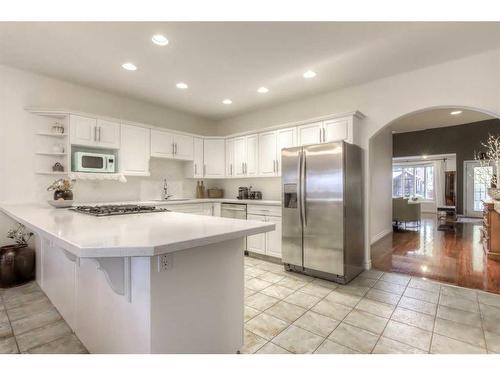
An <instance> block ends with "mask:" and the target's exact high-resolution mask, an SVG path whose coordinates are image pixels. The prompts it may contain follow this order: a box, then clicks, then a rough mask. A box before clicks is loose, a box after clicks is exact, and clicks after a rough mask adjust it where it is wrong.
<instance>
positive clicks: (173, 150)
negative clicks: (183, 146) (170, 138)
mask: <svg viewBox="0 0 500 375" xmlns="http://www.w3.org/2000/svg"><path fill="white" fill-rule="evenodd" d="M172 155H175V145H174V144H173V143H172Z"/></svg>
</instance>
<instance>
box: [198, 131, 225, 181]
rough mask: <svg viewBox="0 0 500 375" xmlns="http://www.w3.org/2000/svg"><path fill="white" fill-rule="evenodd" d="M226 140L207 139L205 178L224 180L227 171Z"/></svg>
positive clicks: (204, 157)
mask: <svg viewBox="0 0 500 375" xmlns="http://www.w3.org/2000/svg"><path fill="white" fill-rule="evenodd" d="M225 143H226V141H225V140H224V139H205V140H204V142H203V162H204V176H205V177H208V178H223V177H224V172H225V169H226V163H225V158H226V151H225Z"/></svg>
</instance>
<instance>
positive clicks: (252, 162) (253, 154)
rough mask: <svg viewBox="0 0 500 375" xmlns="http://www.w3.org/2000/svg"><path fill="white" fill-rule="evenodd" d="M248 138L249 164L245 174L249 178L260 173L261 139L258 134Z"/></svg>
mask: <svg viewBox="0 0 500 375" xmlns="http://www.w3.org/2000/svg"><path fill="white" fill-rule="evenodd" d="M246 138H247V162H246V166H245V172H246V175H247V176H257V174H258V173H259V138H258V136H257V134H255V135H250V136H248V137H246Z"/></svg>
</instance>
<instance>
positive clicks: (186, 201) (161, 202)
mask: <svg viewBox="0 0 500 375" xmlns="http://www.w3.org/2000/svg"><path fill="white" fill-rule="evenodd" d="M138 203H144V204H155V205H164V204H189V203H240V204H260V205H265V206H281V201H273V200H262V199H234V198H220V199H211V198H204V199H196V198H193V199H179V198H173V199H172V200H152V201H141V202H138Z"/></svg>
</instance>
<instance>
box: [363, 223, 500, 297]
mask: <svg viewBox="0 0 500 375" xmlns="http://www.w3.org/2000/svg"><path fill="white" fill-rule="evenodd" d="M480 227H481V224H471V223H458V224H457V227H456V232H455V233H453V232H443V231H438V230H437V223H436V216H435V215H430V214H427V215H422V226H421V228H420V230H408V231H401V232H394V233H392V234H389V235H387V236H386V237H384V238H382V239H381V240H380V241H378V242H376V243H375V244H373V245H372V247H371V251H372V265H373V268H375V269H377V270H381V271H386V272H400V273H405V274H409V275H416V276H421V277H426V278H429V279H434V280H439V281H443V282H447V283H450V284H454V285H459V286H463V287H468V288H475V289H482V290H486V291H489V292H494V293H500V262H496V261H493V260H488V259H487V257H486V256H485V254H484V251H483V248H482V245H481V243H480V232H479V228H480Z"/></svg>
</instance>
